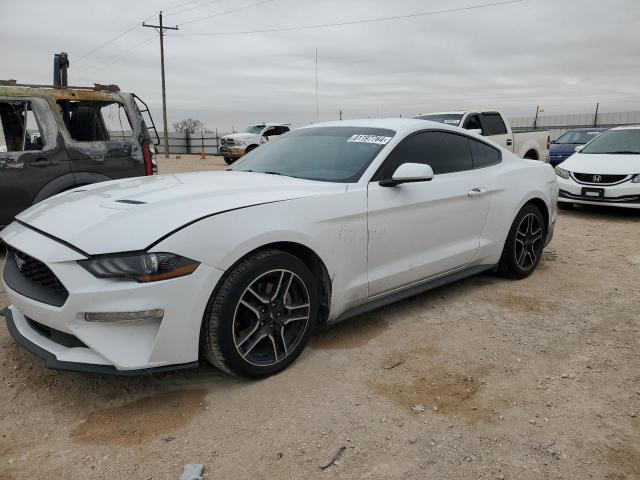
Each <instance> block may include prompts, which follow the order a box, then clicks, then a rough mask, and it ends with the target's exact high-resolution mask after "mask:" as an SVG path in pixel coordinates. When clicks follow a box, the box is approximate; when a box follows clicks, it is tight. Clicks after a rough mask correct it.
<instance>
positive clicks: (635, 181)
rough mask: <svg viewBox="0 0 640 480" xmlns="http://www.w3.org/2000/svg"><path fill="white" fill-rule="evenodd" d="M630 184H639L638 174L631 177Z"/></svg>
mask: <svg viewBox="0 0 640 480" xmlns="http://www.w3.org/2000/svg"><path fill="white" fill-rule="evenodd" d="M631 183H640V173H638V174H636V175H634V176H633V178H632V179H631Z"/></svg>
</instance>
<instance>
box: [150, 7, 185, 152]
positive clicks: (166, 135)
mask: <svg viewBox="0 0 640 480" xmlns="http://www.w3.org/2000/svg"><path fill="white" fill-rule="evenodd" d="M158 23H159V25H149V24H147V23H145V22H142V26H143V27H151V28H155V29H156V31H157V32H158V33H159V34H160V71H161V75H162V124H163V126H164V158H169V131H168V128H169V127H168V126H167V93H166V90H165V81H164V32H165V30H178V27H165V26H163V25H162V12H160V13H159V14H158Z"/></svg>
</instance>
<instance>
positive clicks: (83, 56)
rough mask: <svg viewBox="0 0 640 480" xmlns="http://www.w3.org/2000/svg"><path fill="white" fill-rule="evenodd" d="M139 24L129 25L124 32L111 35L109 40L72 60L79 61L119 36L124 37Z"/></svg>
mask: <svg viewBox="0 0 640 480" xmlns="http://www.w3.org/2000/svg"><path fill="white" fill-rule="evenodd" d="M139 26H140V24H139V23H136V24H135V25H132V26H131V27H129V28H127V29H126V30H125V31H124V32H122V33H120V34H118V35H116V36H115V37H113V38H112V39H111V40H107V41H106V42H104V43H101V44H100V45H98V46H97V47H96V48H94V49H93V50H90V51H88V52H87V53H85V54H84V55H81V56H80V57H78V58H77V59H75V60H74V62H79V61H81V60H82V59H83V58H87V57H88V56H89V55H91V54H92V53H95V52H97V51H98V50H100V49H101V48H104V47H106V46H107V45H109V44H111V43H113V42H115V41H116V40H118V39H119V38H122V37H124V36H125V35H126V34H127V33H129V32H131V31H132V30H134V29H135V28H136V27H139Z"/></svg>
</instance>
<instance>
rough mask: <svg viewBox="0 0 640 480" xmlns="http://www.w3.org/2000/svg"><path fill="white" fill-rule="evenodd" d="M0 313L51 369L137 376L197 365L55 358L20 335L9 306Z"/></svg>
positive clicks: (13, 333) (26, 346)
mask: <svg viewBox="0 0 640 480" xmlns="http://www.w3.org/2000/svg"><path fill="white" fill-rule="evenodd" d="M0 315H2V316H4V318H5V320H6V322H7V329H8V330H9V333H10V334H11V336H12V337H13V339H14V340H15V341H16V343H17V344H18V345H20V346H21V347H22V348H24V349H26V350H28V351H30V352H31V353H33V354H34V355H35V356H36V357H38V358H40V359H41V360H43V361H44V365H45V367H47V368H50V369H53V370H65V371H70V372H83V373H96V374H99V375H118V376H125V377H131V376H137V375H149V374H153V373H161V372H170V371H173V370H183V369H187V368H195V367H197V366H198V362H191V363H182V364H178V365H164V366H161V367H153V368H143V369H139V370H118V369H117V368H116V367H114V366H112V365H94V364H91V363H79V362H64V361H60V360H58V359H57V358H56V356H55V355H54V354H53V353H51V352H49V351H47V350H45V349H44V348H42V347H41V346H39V345H36V344H35V343H33V342H32V341H31V340H29V339H28V338H27V337H25V336H24V335H22V334H21V333H20V332H19V331H18V328H17V327H16V324H15V322H14V320H13V314H12V312H11V309H10V308H8V307H7V308H5V309H4V310H2V311H0Z"/></svg>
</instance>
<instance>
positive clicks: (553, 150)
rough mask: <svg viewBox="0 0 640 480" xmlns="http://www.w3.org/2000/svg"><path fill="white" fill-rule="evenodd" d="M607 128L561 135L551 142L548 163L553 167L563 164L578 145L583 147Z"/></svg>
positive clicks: (580, 130) (573, 131) (589, 129)
mask: <svg viewBox="0 0 640 480" xmlns="http://www.w3.org/2000/svg"><path fill="white" fill-rule="evenodd" d="M607 130H608V129H607V128H595V127H594V128H575V129H573V130H569V131H568V132H565V133H563V134H562V135H560V136H559V137H558V139H557V140H554V141H553V142H551V147H550V149H549V163H550V164H551V166H553V167H555V166H557V165H558V164H560V163H562V162H564V161H565V160H566V159H567V158H569V157H570V156H571V155H573V154H574V153H575V152H576V147H577V146H578V145H584V144H586V143H589V142H590V141H591V140H593V139H594V138H595V137H596V136H598V135H600V134H601V133H602V132H605V131H607Z"/></svg>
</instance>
